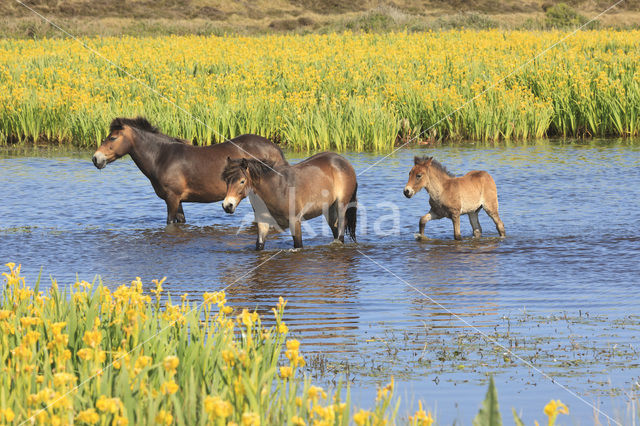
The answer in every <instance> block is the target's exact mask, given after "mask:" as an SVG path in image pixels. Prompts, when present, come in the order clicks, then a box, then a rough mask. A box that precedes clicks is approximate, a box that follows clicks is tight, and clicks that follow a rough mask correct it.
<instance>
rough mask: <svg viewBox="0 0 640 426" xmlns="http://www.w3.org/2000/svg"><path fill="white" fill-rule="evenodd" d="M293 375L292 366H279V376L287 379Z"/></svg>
mask: <svg viewBox="0 0 640 426" xmlns="http://www.w3.org/2000/svg"><path fill="white" fill-rule="evenodd" d="M291 376H293V368H291V367H280V377H282V378H283V379H288V378H289V377H291Z"/></svg>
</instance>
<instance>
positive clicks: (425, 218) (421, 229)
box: [418, 211, 440, 235]
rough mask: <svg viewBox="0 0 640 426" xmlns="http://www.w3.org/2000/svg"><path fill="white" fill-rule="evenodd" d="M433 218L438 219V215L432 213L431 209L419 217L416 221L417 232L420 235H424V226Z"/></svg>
mask: <svg viewBox="0 0 640 426" xmlns="http://www.w3.org/2000/svg"><path fill="white" fill-rule="evenodd" d="M434 219H440V217H439V216H437V215H436V214H434V213H433V212H432V211H429V213H427V214H425V215H424V216H422V217H421V218H420V222H419V223H418V233H419V234H420V235H424V227H425V225H426V224H427V222H429V221H430V220H434Z"/></svg>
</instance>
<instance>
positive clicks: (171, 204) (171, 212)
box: [164, 195, 184, 225]
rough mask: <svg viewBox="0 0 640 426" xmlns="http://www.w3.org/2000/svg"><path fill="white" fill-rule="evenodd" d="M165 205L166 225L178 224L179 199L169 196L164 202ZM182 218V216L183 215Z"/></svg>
mask: <svg viewBox="0 0 640 426" xmlns="http://www.w3.org/2000/svg"><path fill="white" fill-rule="evenodd" d="M164 201H165V202H166V203H167V225H168V224H171V223H177V222H178V217H177V215H178V210H179V209H180V199H179V198H178V197H176V196H174V195H169V196H167V198H165V200H164ZM183 218H184V215H183Z"/></svg>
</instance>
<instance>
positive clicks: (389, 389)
mask: <svg viewBox="0 0 640 426" xmlns="http://www.w3.org/2000/svg"><path fill="white" fill-rule="evenodd" d="M392 392H393V377H392V378H391V383H389V384H388V385H387V386H385V387H383V388H380V389H378V395H377V396H376V401H380V400H381V399H383V398H387V396H388V395H389V393H392Z"/></svg>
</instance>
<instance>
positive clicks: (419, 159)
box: [414, 156, 456, 177]
mask: <svg viewBox="0 0 640 426" xmlns="http://www.w3.org/2000/svg"><path fill="white" fill-rule="evenodd" d="M429 160H431V166H432V167H435V168H436V169H437V170H440V171H441V172H443V173H445V174H446V175H447V176H449V177H455V176H456V175H454V174H453V173H451V172H450V171H449V170H447V168H446V167H445V166H443V165H442V164H440V162H438V161H437V160H435V159H434V158H433V157H427V156H424V157H415V158H414V163H415V164H420V165H424V164H425V163H426V162H427V161H429Z"/></svg>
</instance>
